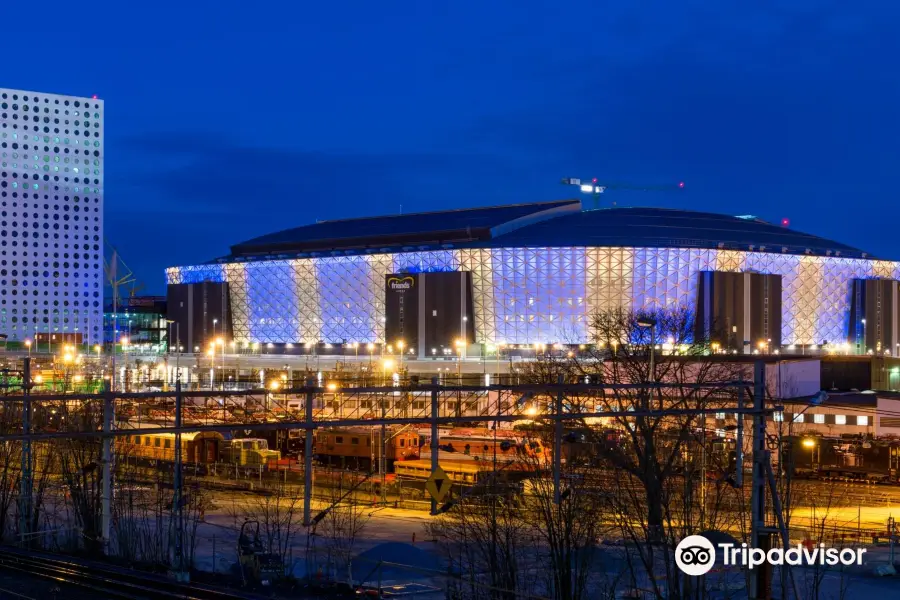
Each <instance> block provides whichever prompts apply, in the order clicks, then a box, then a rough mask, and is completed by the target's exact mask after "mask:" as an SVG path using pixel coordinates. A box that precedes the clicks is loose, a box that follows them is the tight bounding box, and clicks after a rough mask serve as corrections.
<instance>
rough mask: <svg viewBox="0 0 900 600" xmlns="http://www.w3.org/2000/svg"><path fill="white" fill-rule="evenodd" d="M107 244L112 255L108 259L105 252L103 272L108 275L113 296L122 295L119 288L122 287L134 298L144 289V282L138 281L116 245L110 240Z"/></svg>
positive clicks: (107, 278) (107, 283)
mask: <svg viewBox="0 0 900 600" xmlns="http://www.w3.org/2000/svg"><path fill="white" fill-rule="evenodd" d="M106 246H107V249H108V250H109V254H110V256H109V258H108V259H107V258H106V256H105V253H104V256H103V273H104V275H105V276H106V285H108V286H109V287H110V289H111V290H112V297H113V298H114V299H118V298H120V297H122V294H121V293H120V291H119V290H120V288H126V289H127V295H128V297H129V298H134V297H135V296H136V295H137V293H138V292H140V291H141V290H142V289H144V284H143V283H140V282H138V280H137V277H135V276H134V272H133V271H132V270H131V268H130V267H129V266H128V265H126V264H125V261H124V260H122V257H121V255H120V254H119V251H118V250H116V248H115V246H113V245H112V244H110V243H109V242H107V243H106Z"/></svg>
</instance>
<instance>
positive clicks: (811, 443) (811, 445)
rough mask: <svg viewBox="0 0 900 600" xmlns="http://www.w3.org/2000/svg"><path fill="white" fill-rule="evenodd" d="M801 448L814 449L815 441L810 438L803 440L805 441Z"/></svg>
mask: <svg viewBox="0 0 900 600" xmlns="http://www.w3.org/2000/svg"><path fill="white" fill-rule="evenodd" d="M803 447H804V448H815V447H816V440H814V439H812V438H805V439H804V440H803Z"/></svg>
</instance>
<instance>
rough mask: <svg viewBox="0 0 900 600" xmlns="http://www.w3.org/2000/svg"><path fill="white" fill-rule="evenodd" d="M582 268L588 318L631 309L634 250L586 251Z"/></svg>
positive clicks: (601, 249)
mask: <svg viewBox="0 0 900 600" xmlns="http://www.w3.org/2000/svg"><path fill="white" fill-rule="evenodd" d="M585 266H586V269H587V272H586V273H585V277H586V282H585V294H586V296H587V308H586V310H587V314H588V315H592V314H597V313H598V312H606V311H610V310H615V309H617V308H624V309H630V308H631V301H632V298H633V297H634V289H633V282H634V248H587V249H586V250H585Z"/></svg>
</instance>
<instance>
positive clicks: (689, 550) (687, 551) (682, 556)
mask: <svg viewBox="0 0 900 600" xmlns="http://www.w3.org/2000/svg"><path fill="white" fill-rule="evenodd" d="M715 562H716V549H715V547H714V546H713V545H712V542H710V541H709V540H708V539H706V538H705V537H703V536H702V535H689V536H687V537H686V538H684V539H683V540H681V541H680V542H678V546H676V547H675V564H677V565H678V568H679V569H681V571H682V572H683V573H685V574H686V575H692V576H694V577H696V576H698V575H705V574H706V573H708V572H709V570H710V569H712V567H713V564H715Z"/></svg>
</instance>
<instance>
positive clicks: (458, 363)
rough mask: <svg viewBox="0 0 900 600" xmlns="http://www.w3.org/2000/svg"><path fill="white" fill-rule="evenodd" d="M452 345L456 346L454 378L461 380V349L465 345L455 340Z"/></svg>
mask: <svg viewBox="0 0 900 600" xmlns="http://www.w3.org/2000/svg"><path fill="white" fill-rule="evenodd" d="M454 345H455V346H456V378H457V379H459V380H461V379H462V353H463V349H464V348H465V346H466V343H465V342H464V341H462V340H456V342H454Z"/></svg>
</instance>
